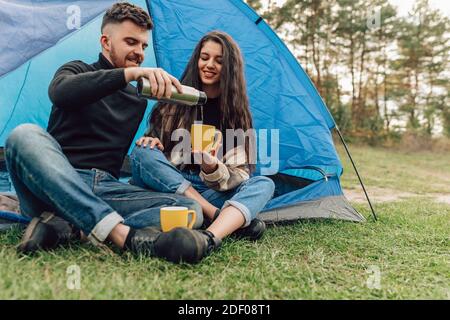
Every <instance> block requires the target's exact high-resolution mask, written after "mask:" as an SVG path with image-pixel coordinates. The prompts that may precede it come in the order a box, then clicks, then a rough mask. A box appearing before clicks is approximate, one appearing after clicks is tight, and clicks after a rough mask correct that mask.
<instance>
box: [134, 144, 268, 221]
mask: <svg viewBox="0 0 450 320" xmlns="http://www.w3.org/2000/svg"><path fill="white" fill-rule="evenodd" d="M130 159H131V161H132V166H131V167H132V177H133V179H132V180H133V182H132V183H133V184H135V185H137V186H140V187H142V188H151V189H153V190H156V191H160V192H167V193H175V194H184V192H185V191H186V189H187V188H189V186H191V185H192V186H193V187H194V188H195V189H196V190H197V191H198V192H199V193H200V194H201V195H202V196H203V197H204V198H205V199H206V200H207V201H209V202H210V203H211V204H212V205H214V206H216V207H218V208H222V209H224V208H226V207H228V206H230V205H231V206H233V207H235V208H237V209H238V210H239V211H240V212H241V213H242V214H243V215H244V218H245V225H244V227H246V226H248V225H249V224H250V222H251V221H252V220H253V219H255V217H256V215H257V214H258V213H259V212H260V211H261V210H262V209H263V208H264V206H265V205H266V204H267V202H268V201H269V200H270V199H271V198H272V196H273V192H274V189H275V186H274V183H273V181H272V180H271V179H270V178H267V177H263V176H255V177H252V178H250V179H249V180H247V181H244V182H242V183H241V184H240V185H239V186H238V187H237V188H235V189H233V190H229V191H215V190H213V189H210V188H208V187H207V186H206V185H205V183H204V182H203V181H202V180H201V178H200V176H199V175H198V172H188V171H180V170H178V169H177V168H176V167H174V166H173V165H172V164H171V163H170V162H169V161H168V160H167V158H166V157H165V156H164V154H163V153H162V152H161V151H160V150H157V149H156V148H154V149H150V148H149V147H146V148H144V147H138V146H136V147H135V148H134V150H133V152H132V153H131V155H130Z"/></svg>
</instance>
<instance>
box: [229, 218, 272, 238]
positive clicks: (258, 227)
mask: <svg viewBox="0 0 450 320" xmlns="http://www.w3.org/2000/svg"><path fill="white" fill-rule="evenodd" d="M265 231H266V224H265V223H264V221H262V220H260V219H253V220H252V222H251V223H250V224H249V225H248V226H247V227H245V228H241V229H237V230H236V231H235V232H233V233H232V234H231V236H232V237H234V238H236V239H247V240H251V241H256V240H259V239H261V237H262V236H263V235H264V232H265Z"/></svg>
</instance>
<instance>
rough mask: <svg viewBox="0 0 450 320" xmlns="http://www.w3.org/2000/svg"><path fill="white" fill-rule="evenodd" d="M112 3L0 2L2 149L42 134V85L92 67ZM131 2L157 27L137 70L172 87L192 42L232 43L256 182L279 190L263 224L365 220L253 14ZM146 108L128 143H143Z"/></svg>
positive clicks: (298, 80)
mask: <svg viewBox="0 0 450 320" xmlns="http://www.w3.org/2000/svg"><path fill="white" fill-rule="evenodd" d="M113 2H114V1H106V0H101V1H64V0H48V1H45V0H14V1H8V2H5V1H3V0H0V33H1V34H0V35H1V37H2V41H1V42H0V92H1V93H2V94H1V95H0V147H2V146H4V143H5V140H6V138H7V136H8V135H9V133H10V132H11V130H13V129H14V128H15V127H16V126H17V125H19V124H21V123H35V124H38V125H40V126H41V127H43V128H46V126H47V122H48V118H49V114H50V109H51V102H50V100H49V98H48V93H47V90H48V84H49V83H50V81H51V79H52V77H53V75H54V73H55V71H56V70H57V68H58V67H59V66H61V65H62V64H64V63H66V62H68V61H71V60H83V61H86V62H90V63H92V62H95V61H96V60H97V56H98V52H99V50H100V45H99V37H100V25H101V19H102V16H103V14H104V11H105V9H106V8H107V7H108V6H109V5H110V4H111V3H113ZM130 2H132V3H134V4H136V5H139V6H140V7H142V8H146V9H148V10H149V12H150V14H151V16H152V18H153V21H154V25H155V28H154V30H153V32H152V34H151V37H152V38H151V39H150V40H151V42H150V43H151V44H153V45H150V46H149V48H147V50H146V60H145V64H144V66H147V67H156V66H159V67H162V68H164V69H165V70H167V71H168V72H170V73H172V74H173V75H175V76H177V77H179V76H180V75H181V73H182V72H183V70H184V68H185V66H186V63H187V61H188V59H189V57H190V55H191V54H192V51H193V49H194V47H195V45H196V44H197V42H198V41H199V39H200V38H201V37H202V36H203V35H204V34H205V33H207V32H208V31H212V30H217V29H219V30H223V31H225V32H227V33H229V34H230V35H231V36H232V37H233V38H234V39H235V40H236V42H237V43H238V44H239V46H240V48H241V50H242V53H243V56H244V61H245V76H246V81H247V86H248V93H249V98H250V107H251V111H252V115H253V120H254V124H255V128H256V129H257V132H258V135H257V141H258V145H259V146H260V147H261V146H267V150H265V148H260V150H262V151H263V152H259V153H258V161H259V162H258V163H257V174H264V175H270V176H271V177H273V178H274V181H275V182H276V184H277V190H278V191H277V194H276V196H275V197H274V198H273V199H272V200H271V201H270V202H269V203H268V205H267V206H266V208H265V209H264V214H266V216H265V217H266V218H265V219H269V218H268V217H275V216H276V217H277V219H279V220H280V219H281V220H283V219H293V220H295V219H299V218H303V217H305V212H304V211H303V209H304V208H306V207H307V208H309V209H308V212H313V211H315V212H316V213H315V214H313V213H311V214H309V213H308V214H307V215H306V216H308V217H313V216H314V215H315V216H320V217H328V218H341V219H347V220H353V221H362V220H363V217H362V216H361V215H359V214H358V213H357V212H356V211H355V210H354V209H353V208H351V206H350V205H349V204H348V202H347V201H346V200H345V198H344V196H343V193H342V189H341V187H340V182H339V178H340V176H341V174H342V165H341V162H340V160H339V157H338V155H337V152H336V149H335V147H334V144H333V140H332V137H331V129H332V128H333V127H334V125H335V123H334V120H333V118H332V117H331V115H330V113H329V111H328V109H327V107H326V106H325V104H324V102H323V100H322V99H321V97H320V96H319V94H318V92H317V90H316V89H315V88H314V86H313V84H312V82H311V80H310V79H309V78H308V76H307V75H306V73H305V72H304V70H303V69H302V68H301V66H300V65H299V63H298V62H297V61H296V59H295V58H294V56H293V55H292V54H291V53H290V52H289V50H288V48H287V47H286V46H285V44H284V43H283V42H282V41H281V40H280V39H279V38H278V37H277V35H276V34H275V33H274V32H273V31H272V30H271V29H270V27H269V26H268V25H267V24H266V23H265V22H264V21H263V20H262V19H261V18H260V17H259V16H258V15H257V14H256V13H255V12H254V11H253V10H252V9H251V8H250V7H248V6H247V5H246V4H245V3H244V2H243V1H241V0H215V1H209V0H190V1H185V0H147V1H146V0H135V1H130ZM73 5H75V6H78V7H79V8H80V12H81V20H80V21H81V25H80V28H79V29H75V30H71V29H70V28H68V27H67V24H68V22H67V19H68V15H70V14H69V13H70V10H68V8H69V7H70V6H73ZM72 8H73V7H72ZM3 39H7V40H6V41H4V40H3ZM17 39H19V40H17ZM22 40H23V41H22ZM152 106H153V104H152V103H149V108H147V112H146V115H145V118H144V121H143V122H142V124H141V126H140V128H139V130H138V132H137V134H136V137H135V139H137V138H138V137H140V136H142V134H143V133H144V131H145V128H146V118H147V116H148V114H149V112H151V109H152ZM272 146H277V148H273V147H272ZM132 147H133V144H132V145H131V146H130V151H131V148H132ZM0 160H1V159H0ZM279 177H283V179H279ZM286 177H290V178H291V179H287V180H286V179H285V178H286ZM0 178H1V179H2V180H3V182H2V183H1V184H0V192H5V191H6V192H11V190H7V188H6V187H5V186H7V185H8V183H7V182H6V179H5V175H4V174H3V175H0ZM299 181H303V182H304V181H307V183H305V184H302V183H300V184H299V183H298V182H299ZM2 186H3V187H2ZM2 188H3V190H2ZM306 203H308V205H306ZM316 204H317V205H316ZM340 212H341V213H340ZM352 216H353V219H349V217H352ZM280 217H281V218H280Z"/></svg>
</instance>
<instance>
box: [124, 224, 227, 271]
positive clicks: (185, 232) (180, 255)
mask: <svg viewBox="0 0 450 320" xmlns="http://www.w3.org/2000/svg"><path fill="white" fill-rule="evenodd" d="M132 232H133V234H132V235H131V236H129V237H128V238H127V241H126V248H127V249H129V250H130V251H132V252H133V253H135V254H144V255H147V256H153V257H159V258H163V259H166V260H168V261H171V262H174V263H181V262H187V263H197V262H199V261H200V260H202V259H203V258H204V257H206V256H207V255H208V254H209V253H210V252H211V251H212V250H214V249H216V248H218V247H219V246H220V243H221V241H220V240H219V239H217V238H215V237H214V235H213V234H212V233H211V232H209V231H206V230H201V231H197V230H190V229H187V228H174V229H172V230H170V231H168V232H161V231H159V230H158V229H156V228H153V227H149V228H143V229H138V230H133V231H132Z"/></svg>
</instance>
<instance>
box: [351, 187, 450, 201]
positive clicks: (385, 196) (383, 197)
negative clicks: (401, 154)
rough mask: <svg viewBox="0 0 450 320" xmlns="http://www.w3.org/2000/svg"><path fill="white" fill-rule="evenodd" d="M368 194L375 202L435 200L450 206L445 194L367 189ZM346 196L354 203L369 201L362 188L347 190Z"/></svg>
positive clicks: (449, 197) (447, 195) (449, 196)
mask: <svg viewBox="0 0 450 320" xmlns="http://www.w3.org/2000/svg"><path fill="white" fill-rule="evenodd" d="M367 192H368V194H369V197H370V200H371V201H373V202H388V201H397V200H405V199H407V198H433V199H434V200H435V201H437V202H441V203H446V204H449V205H450V194H444V193H442V194H439V193H427V194H417V193H412V192H403V191H398V190H393V189H388V188H379V187H370V188H367ZM344 194H345V196H346V197H347V199H348V200H350V201H352V202H356V203H365V202H366V201H367V200H366V197H365V195H364V192H363V190H362V188H356V189H345V190H344Z"/></svg>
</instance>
